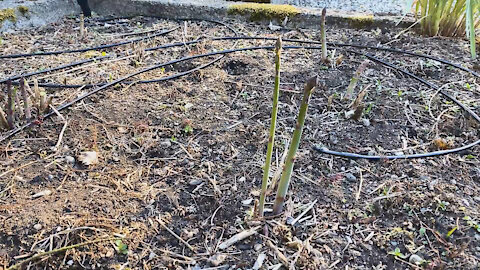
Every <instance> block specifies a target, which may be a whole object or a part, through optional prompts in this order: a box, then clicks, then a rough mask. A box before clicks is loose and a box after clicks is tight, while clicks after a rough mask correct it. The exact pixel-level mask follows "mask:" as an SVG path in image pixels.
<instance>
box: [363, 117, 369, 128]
mask: <svg viewBox="0 0 480 270" xmlns="http://www.w3.org/2000/svg"><path fill="white" fill-rule="evenodd" d="M362 124H363V125H364V126H366V127H369V126H370V120H369V119H366V118H363V119H362Z"/></svg>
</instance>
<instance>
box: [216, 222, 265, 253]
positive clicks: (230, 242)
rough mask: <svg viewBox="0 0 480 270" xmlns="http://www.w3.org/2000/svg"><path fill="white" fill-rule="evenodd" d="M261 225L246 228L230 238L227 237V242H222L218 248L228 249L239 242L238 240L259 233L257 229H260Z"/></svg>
mask: <svg viewBox="0 0 480 270" xmlns="http://www.w3.org/2000/svg"><path fill="white" fill-rule="evenodd" d="M260 227H261V226H257V227H253V228H251V229H248V230H245V231H243V232H240V233H237V234H235V235H234V236H232V237H230V239H227V240H226V241H225V242H223V243H221V244H220V245H219V246H218V248H219V249H226V248H228V247H229V246H231V245H233V244H235V243H237V242H238V241H242V240H243V239H245V238H247V237H250V236H252V235H254V234H256V233H257V231H258V230H259V229H260Z"/></svg>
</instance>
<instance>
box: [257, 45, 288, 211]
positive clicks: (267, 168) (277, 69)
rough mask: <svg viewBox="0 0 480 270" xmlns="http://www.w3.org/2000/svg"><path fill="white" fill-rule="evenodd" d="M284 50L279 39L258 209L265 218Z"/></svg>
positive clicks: (276, 49)
mask: <svg viewBox="0 0 480 270" xmlns="http://www.w3.org/2000/svg"><path fill="white" fill-rule="evenodd" d="M281 50H282V39H281V38H278V39H277V43H276V44H275V87H274V89H273V107H272V118H271V122H270V134H269V137H268V146H267V156H266V158H265V166H264V167H263V179H262V191H261V193H260V204H259V207H258V215H259V216H260V217H263V211H264V207H265V195H266V193H267V186H268V173H269V172H270V164H271V162H272V154H273V145H274V141H275V126H276V124H277V112H278V96H279V95H280V53H281Z"/></svg>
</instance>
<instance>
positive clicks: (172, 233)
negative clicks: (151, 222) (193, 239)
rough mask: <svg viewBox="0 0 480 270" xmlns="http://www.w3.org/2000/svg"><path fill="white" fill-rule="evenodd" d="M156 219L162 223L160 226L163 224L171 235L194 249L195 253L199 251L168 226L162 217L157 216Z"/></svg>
mask: <svg viewBox="0 0 480 270" xmlns="http://www.w3.org/2000/svg"><path fill="white" fill-rule="evenodd" d="M156 220H157V222H158V223H159V224H160V226H162V228H164V229H165V230H167V231H168V232H169V233H170V234H171V235H173V237H175V238H177V239H178V241H180V242H182V243H183V244H184V245H185V246H186V247H188V248H189V249H190V250H191V251H193V253H197V251H196V250H195V248H194V247H192V246H191V245H190V244H189V243H188V242H187V241H185V240H183V239H182V238H181V237H180V236H178V234H176V233H175V232H174V231H172V230H171V229H170V228H168V227H167V225H165V223H164V222H163V220H161V219H160V218H156Z"/></svg>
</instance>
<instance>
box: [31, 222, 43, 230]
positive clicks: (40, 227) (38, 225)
mask: <svg viewBox="0 0 480 270" xmlns="http://www.w3.org/2000/svg"><path fill="white" fill-rule="evenodd" d="M33 228H34V229H35V230H37V231H40V230H41V229H42V228H43V226H42V224H40V223H37V224H35V225H33Z"/></svg>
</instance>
